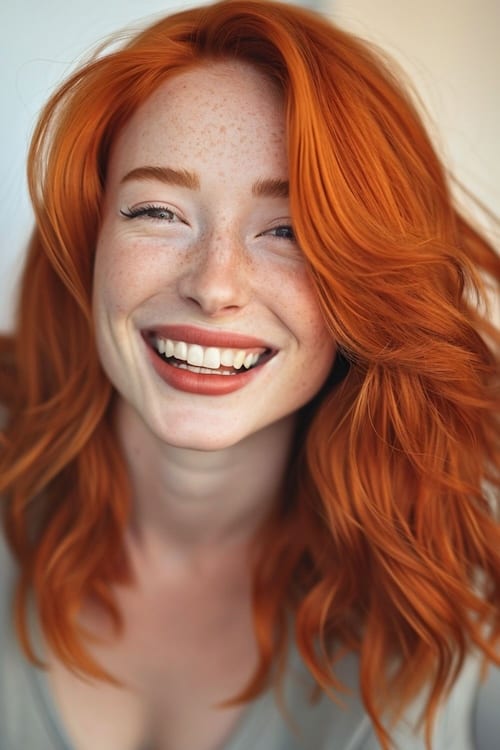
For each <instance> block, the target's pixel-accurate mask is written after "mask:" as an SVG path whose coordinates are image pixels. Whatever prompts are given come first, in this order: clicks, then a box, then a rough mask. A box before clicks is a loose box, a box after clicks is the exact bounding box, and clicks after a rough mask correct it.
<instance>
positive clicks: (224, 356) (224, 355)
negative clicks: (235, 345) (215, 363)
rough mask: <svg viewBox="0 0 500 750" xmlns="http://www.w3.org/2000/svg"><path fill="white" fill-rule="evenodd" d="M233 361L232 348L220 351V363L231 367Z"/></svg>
mask: <svg viewBox="0 0 500 750" xmlns="http://www.w3.org/2000/svg"><path fill="white" fill-rule="evenodd" d="M233 361H234V349H223V350H222V351H221V353H220V363H221V365H224V367H232V366H233Z"/></svg>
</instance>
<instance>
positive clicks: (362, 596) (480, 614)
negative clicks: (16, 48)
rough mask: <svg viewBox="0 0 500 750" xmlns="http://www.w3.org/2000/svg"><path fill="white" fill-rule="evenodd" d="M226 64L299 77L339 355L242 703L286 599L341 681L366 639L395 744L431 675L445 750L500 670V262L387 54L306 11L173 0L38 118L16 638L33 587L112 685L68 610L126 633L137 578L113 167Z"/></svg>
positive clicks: (55, 641) (382, 727)
mask: <svg viewBox="0 0 500 750" xmlns="http://www.w3.org/2000/svg"><path fill="white" fill-rule="evenodd" d="M227 58H230V59H238V60H242V61H247V62H249V63H250V64H252V65H253V66H255V67H256V68H257V69H258V70H260V71H262V72H263V74H264V75H266V76H268V77H269V78H270V79H272V80H273V81H274V82H275V83H276V84H277V85H278V86H279V88H280V90H281V91H282V92H283V95H284V98H285V103H286V122H287V132H288V158H289V169H290V192H291V197H290V200H291V211H292V216H293V220H294V227H295V232H296V234H297V237H298V240H299V242H300V245H301V247H302V249H303V253H304V256H305V258H306V260H307V263H308V267H309V269H310V273H311V275H312V278H313V282H314V285H315V288H316V290H317V295H318V299H319V301H320V304H321V307H322V310H323V312H324V316H325V319H326V321H327V324H328V326H329V329H330V331H331V333H332V336H333V337H334V338H335V340H336V341H337V342H338V346H339V349H340V351H341V352H342V356H343V358H344V360H345V361H347V362H348V365H349V366H348V368H346V370H347V372H346V374H345V377H343V379H342V380H341V382H333V381H338V378H333V380H332V382H331V383H330V384H329V385H328V387H326V388H325V389H323V391H322V392H321V393H320V394H319V395H318V397H317V398H316V399H315V400H314V402H313V403H312V404H311V405H310V406H309V407H307V408H306V410H305V412H304V414H303V419H302V422H301V428H300V432H299V434H298V435H297V440H296V448H295V454H294V457H293V462H292V464H291V467H290V470H289V473H288V475H287V477H286V487H285V492H284V497H283V504H282V506H281V508H280V509H279V512H278V513H277V515H276V516H274V517H272V518H270V519H268V520H267V522H266V525H265V527H264V528H262V529H261V531H260V541H261V542H262V545H261V546H262V548H263V549H264V550H265V554H260V555H258V556H257V558H256V562H255V569H254V585H253V611H254V623H255V631H256V636H257V641H258V645H259V650H260V661H259V665H258V668H257V670H256V673H255V675H254V676H253V678H252V680H251V682H250V683H249V684H248V685H247V686H246V687H245V689H244V690H242V693H241V694H240V695H239V696H237V697H236V699H235V700H240V701H243V700H247V699H249V698H251V697H253V696H255V695H257V694H258V693H259V692H260V691H261V690H262V689H263V688H264V686H265V685H266V684H267V680H268V678H269V676H270V674H271V667H272V666H273V665H274V664H276V663H278V665H280V664H281V665H283V664H284V661H285V655H286V649H287V623H288V621H289V615H290V613H293V615H294V622H295V632H294V637H295V639H296V642H297V644H298V648H299V650H300V652H301V654H302V656H303V658H304V660H305V662H306V664H307V666H308V668H309V669H310V671H311V673H312V674H313V676H314V677H315V679H316V681H317V683H318V685H319V686H320V687H321V688H322V689H324V690H325V691H327V692H332V693H333V694H336V692H337V690H338V689H340V687H341V685H340V684H339V682H338V680H337V678H336V677H335V663H336V661H337V660H338V659H340V658H341V656H342V653H344V652H345V650H346V649H348V650H354V651H356V652H359V658H360V681H361V692H362V697H363V700H364V703H365V706H366V709H367V711H368V713H369V715H370V716H371V718H372V720H373V722H374V726H375V729H376V732H377V734H378V736H379V739H380V741H381V743H382V746H383V747H384V748H389V747H390V746H391V740H390V727H389V728H388V726H387V723H386V721H385V715H386V709H387V707H388V706H389V707H390V708H391V711H392V717H393V718H395V717H397V716H399V715H400V714H401V711H403V710H404V709H405V707H407V706H408V704H409V702H410V701H411V700H412V699H413V698H414V697H415V696H416V695H417V694H419V692H420V691H422V690H423V689H424V688H427V689H428V692H427V694H426V695H427V698H426V704H425V710H424V715H423V719H424V720H425V726H426V736H427V742H428V745H429V746H430V736H431V729H432V722H433V718H434V716H435V712H436V708H437V706H438V704H439V701H440V699H441V698H442V697H443V696H444V695H445V693H446V691H447V690H448V688H449V687H450V685H451V684H452V682H453V681H454V679H455V678H456V677H457V675H458V673H459V670H460V668H461V666H462V664H463V661H464V659H465V656H466V654H467V653H468V652H469V651H470V650H472V649H479V650H480V651H481V652H483V654H485V655H486V656H487V657H488V658H490V659H493V660H494V661H496V662H498V661H499V657H498V653H497V651H496V643H497V639H498V637H499V636H500V528H499V523H498V516H497V505H496V503H497V501H498V490H499V486H500V478H499V464H500V460H499V459H500V456H499V452H500V448H499V442H500V441H499V437H500V435H499V433H500V425H499V406H500V395H499V344H500V335H499V332H498V330H497V329H496V328H495V326H494V325H493V323H491V322H490V318H489V316H488V314H487V308H486V303H487V299H488V289H489V288H490V287H491V288H493V289H496V290H497V291H498V286H499V282H500V260H499V258H498V256H497V255H496V254H495V251H494V249H493V248H492V247H491V245H490V244H489V243H488V242H487V241H486V240H485V239H484V238H482V237H481V235H480V234H479V233H478V232H477V231H476V230H475V229H474V228H473V227H472V225H471V224H470V223H469V222H468V221H466V220H465V219H464V218H463V217H462V216H461V215H460V213H459V212H458V211H457V210H456V208H455V207H454V203H453V201H452V198H451V195H450V189H449V185H448V180H447V176H446V173H445V170H444V168H443V166H442V164H441V161H440V159H439V158H438V157H437V155H436V153H435V151H434V149H433V147H432V145H431V143H430V140H429V138H428V136H427V134H426V132H425V129H424V127H423V125H422V123H421V120H420V118H419V116H418V114H417V112H416V110H415V108H414V106H413V104H412V101H411V99H410V97H409V96H408V94H407V92H406V91H405V90H404V89H403V88H402V87H401V86H400V84H399V83H398V81H397V80H396V78H395V76H394V74H393V73H392V72H391V69H390V67H389V66H388V65H387V64H386V63H385V62H384V61H383V60H382V59H381V58H380V56H379V55H378V54H376V53H375V52H374V50H373V49H371V48H370V47H369V46H368V45H366V44H364V43H362V42H361V41H359V40H358V39H356V38H355V37H353V36H351V35H350V34H347V33H345V32H343V31H341V30H339V29H338V28H336V27H335V26H333V25H331V24H330V23H328V22H326V21H325V20H323V19H321V18H320V17H319V16H318V15H315V14H313V13H311V12H309V11H307V10H304V9H299V8H296V7H291V6H287V5H281V4H277V3H273V2H264V3H263V2H259V1H258V0H229V1H228V2H222V3H217V4H215V5H211V6H206V7H202V8H198V9H193V10H187V11H182V12H179V13H176V14H174V15H171V16H169V17H167V18H164V19H163V20H160V21H158V22H155V23H154V24H153V25H151V26H150V27H149V28H147V29H146V30H145V31H142V32H140V33H139V34H136V35H135V36H134V37H133V38H132V39H131V40H129V41H127V42H126V43H124V44H123V45H122V46H121V47H120V48H118V49H112V50H111V51H110V52H108V53H107V54H102V53H101V54H100V55H99V56H98V57H96V58H94V59H92V60H91V61H90V62H88V63H87V64H85V65H84V66H83V67H82V68H81V69H80V70H79V71H78V72H76V73H75V74H74V75H72V76H71V78H70V79H69V80H68V81H67V82H66V83H65V84H64V85H63V86H62V87H61V88H60V89H59V90H58V91H57V93H56V94H55V95H54V96H53V97H52V99H51V100H50V101H49V103H48V105H47V106H46V108H45V109H44V110H43V112H42V115H41V118H40V121H39V124H38V126H37V129H36V131H35V134H34V138H33V143H32V147H31V152H30V156H29V184H30V190H31V196H32V201H33V205H34V209H35V215H36V228H35V231H34V234H33V237H32V240H31V243H30V247H29V255H28V259H27V263H26V266H25V271H24V276H23V280H22V287H21V295H20V303H19V309H18V320H17V330H16V332H15V334H14V335H13V336H4V337H2V339H1V347H0V353H1V368H0V398H1V400H2V401H3V402H4V403H5V404H6V406H7V409H8V422H7V425H6V427H5V429H4V431H3V433H2V435H1V440H0V491H1V493H2V495H3V497H4V500H3V501H2V503H3V513H4V523H5V528H6V534H7V538H8V540H9V543H10V546H11V547H12V550H13V553H14V555H15V557H16V559H17V560H18V562H19V568H20V576H19V582H18V588H17V598H16V607H15V613H16V624H17V631H18V634H19V638H20V640H21V643H22V644H23V647H24V649H25V651H26V653H27V655H28V656H29V657H30V658H31V659H33V660H36V658H37V656H36V654H35V653H34V651H33V647H32V644H31V641H30V637H29V632H28V628H27V601H28V596H29V594H30V592H34V595H35V597H36V602H37V606H38V611H39V616H40V622H41V626H42V628H43V633H44V635H45V638H46V639H47V641H48V643H49V645H50V647H51V648H52V649H53V651H54V652H55V654H56V655H57V656H58V657H59V658H60V659H62V661H63V662H64V663H65V664H67V665H68V666H70V667H72V668H74V669H76V670H79V671H80V672H83V673H89V674H93V675H95V676H99V677H103V678H105V677H106V675H105V674H104V672H103V671H102V670H101V669H100V667H99V665H98V664H96V663H95V662H94V661H93V660H92V659H91V657H90V655H89V652H88V650H87V648H86V645H85V638H84V635H83V634H82V632H81V631H80V630H79V628H78V625H77V620H76V617H77V614H78V610H79V608H80V606H81V604H82V602H83V601H84V599H86V598H87V597H90V596H91V597H93V598H95V599H96V600H97V601H98V602H99V603H100V605H101V606H102V607H103V608H104V610H105V611H107V612H108V613H109V614H110V616H111V617H112V618H113V620H114V622H115V623H116V625H117V626H119V624H120V612H119V611H118V609H117V606H116V604H115V602H114V599H113V596H112V593H111V591H112V589H111V586H112V584H113V583H115V582H116V581H119V580H120V581H127V580H128V579H129V575H130V573H129V569H128V565H127V559H126V556H125V554H124V546H123V535H124V528H125V525H126V524H127V521H128V515H129V505H130V499H129V480H128V476H127V469H126V466H125V463H124V460H123V457H122V455H121V453H120V450H119V448H118V446H117V442H116V439H115V437H114V434H113V430H112V425H111V416H110V415H111V411H112V410H111V406H112V396H113V392H112V388H111V385H110V383H109V382H108V380H107V379H106V376H105V375H104V373H103V371H102V369H101V367H100V364H99V361H98V356H97V352H96V346H95V342H94V331H93V323H92V314H91V285H92V269H93V260H94V248H95V246H96V238H97V234H98V231H99V225H100V208H101V203H102V198H103V189H104V184H105V180H106V166H107V161H108V156H109V151H110V148H111V146H112V144H113V142H114V141H115V139H116V137H117V134H118V133H119V132H120V129H121V128H122V127H123V126H124V124H125V123H126V122H127V120H128V119H129V118H130V116H131V114H132V113H133V112H134V111H135V110H136V109H137V108H138V107H139V106H140V105H141V104H142V103H143V102H144V101H145V100H146V99H147V98H148V97H149V96H150V95H151V94H152V92H153V91H154V90H155V89H156V88H157V87H158V86H159V84H161V83H162V82H163V81H165V80H166V79H168V77H169V76H172V75H175V74H176V73H178V72H180V71H183V70H186V69H189V68H190V67H192V66H194V65H200V64H203V63H210V61H213V60H216V59H227ZM292 467H293V468H292ZM290 540H292V541H290ZM278 672H279V670H278Z"/></svg>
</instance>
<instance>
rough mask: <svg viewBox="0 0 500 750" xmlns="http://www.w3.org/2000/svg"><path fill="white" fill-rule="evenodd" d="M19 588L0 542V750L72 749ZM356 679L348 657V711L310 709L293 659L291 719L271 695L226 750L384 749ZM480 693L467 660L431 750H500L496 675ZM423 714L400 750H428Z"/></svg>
mask: <svg viewBox="0 0 500 750" xmlns="http://www.w3.org/2000/svg"><path fill="white" fill-rule="evenodd" d="M14 583H15V569H14V565H13V563H12V559H11V556H10V554H9V553H8V551H7V549H6V546H5V543H4V542H3V541H2V538H1V535H0V750H74V748H73V747H72V745H71V742H70V739H69V737H68V736H67V734H66V732H65V729H64V727H63V725H62V722H61V720H60V717H59V716H58V711H57V707H56V706H55V704H54V700H53V697H52V695H51V692H50V689H49V685H48V682H47V679H46V676H45V673H44V671H43V670H40V669H37V668H36V667H34V666H33V665H31V664H30V663H29V662H28V661H27V660H26V659H25V658H24V655H23V654H22V652H21V650H20V647H19V645H18V642H17V639H16V636H15V633H14V631H13V627H12V616H11V612H12V591H13V586H14ZM357 673H358V668H357V660H356V657H355V656H354V655H351V656H348V657H346V658H345V659H344V660H343V661H342V663H341V665H340V668H339V670H338V674H339V677H340V678H341V680H342V681H343V682H344V683H345V684H346V685H347V686H348V687H349V689H350V694H346V696H345V697H343V699H342V700H343V704H344V705H343V706H340V705H337V703H335V702H332V701H331V700H330V699H329V698H328V697H327V696H325V695H323V696H322V697H321V699H320V700H318V701H317V702H315V703H313V704H312V705H311V703H310V701H309V696H310V691H311V686H312V681H311V678H310V676H309V675H308V673H307V670H306V668H305V667H304V665H303V663H302V662H301V660H300V658H299V656H298V654H297V652H294V653H293V654H292V656H291V659H290V664H289V669H288V673H287V677H286V681H285V685H284V696H283V697H284V706H285V707H286V711H287V713H288V719H287V718H285V716H284V715H283V713H282V712H281V711H280V710H279V708H278V706H277V702H276V697H275V694H274V692H273V691H268V692H266V693H264V694H263V695H261V696H260V697H259V698H258V699H257V700H255V701H254V702H252V703H251V704H250V705H249V706H248V708H247V709H246V710H245V712H244V713H243V715H242V718H241V720H240V722H239V723H238V725H237V727H236V729H235V731H234V732H233V734H232V736H231V737H230V739H229V741H228V742H226V744H225V745H224V746H223V747H222V748H221V750H257V749H259V750H379V747H380V746H379V744H378V742H377V740H376V737H375V735H374V732H373V729H372V727H371V724H370V721H369V719H368V717H367V715H366V713H365V711H364V709H363V706H362V703H361V700H360V696H359V690H358V683H357ZM478 687H479V665H478V663H477V662H476V661H474V660H473V659H470V660H469V661H468V663H467V664H466V667H465V669H464V670H463V672H462V674H461V676H460V679H459V680H458V682H457V683H456V685H455V686H454V688H453V691H452V692H451V694H450V696H449V698H448V700H447V702H446V704H445V705H444V706H443V709H442V710H441V713H440V715H439V718H438V721H437V724H436V729H435V733H434V742H433V750H499V749H500V718H499V717H500V670H491V677H490V680H489V682H488V684H487V685H486V686H483V687H482V688H481V689H479V692H478ZM478 696H479V697H478ZM420 709H421V704H420V703H419V702H418V701H416V702H415V704H414V705H413V706H412V707H411V710H410V711H408V713H407V715H406V717H405V721H402V722H401V723H400V724H399V725H398V727H397V729H396V732H395V734H394V739H395V742H396V747H397V748H398V750H424V749H425V743H424V740H423V737H422V735H421V734H415V733H414V732H413V729H412V722H414V721H415V720H416V718H417V717H418V715H419V711H420ZM474 733H476V735H477V737H478V738H479V741H477V740H476V741H475V740H474ZM110 750H114V748H110ZM137 750H144V748H138V749H137ZM151 750H154V749H151Z"/></svg>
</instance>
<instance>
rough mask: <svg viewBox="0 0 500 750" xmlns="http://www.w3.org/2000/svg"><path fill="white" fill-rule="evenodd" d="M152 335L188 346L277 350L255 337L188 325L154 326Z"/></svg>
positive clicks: (149, 331)
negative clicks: (181, 342)
mask: <svg viewBox="0 0 500 750" xmlns="http://www.w3.org/2000/svg"><path fill="white" fill-rule="evenodd" d="M151 334H155V335H156V336H160V337H161V338H164V339H171V340H173V341H185V342H186V343H187V344H199V345H200V346H216V347H218V348H226V349H275V347H272V346H271V345H270V344H269V343H267V342H266V341H262V339H257V338H254V337H253V336H245V335H244V334H241V333H232V332H231V331H209V330H207V329H205V328H197V327H195V326H188V325H170V326H165V325H159V326H152V327H151V328H149V329H148V331H147V332H146V335H147V336H148V335H149V336H150V335H151Z"/></svg>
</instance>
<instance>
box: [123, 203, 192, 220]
mask: <svg viewBox="0 0 500 750" xmlns="http://www.w3.org/2000/svg"><path fill="white" fill-rule="evenodd" d="M120 213H121V215H122V216H124V217H125V218H126V219H136V218H138V217H140V216H146V217H148V218H150V219H156V220H157V221H166V222H167V223H170V222H172V221H174V219H176V218H179V217H178V216H177V214H176V213H175V211H172V209H171V208H167V207H166V206H156V205H154V204H148V205H146V206H139V207H138V208H127V210H126V211H123V210H120ZM159 214H169V216H170V218H168V219H167V218H165V217H161V216H159Z"/></svg>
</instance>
